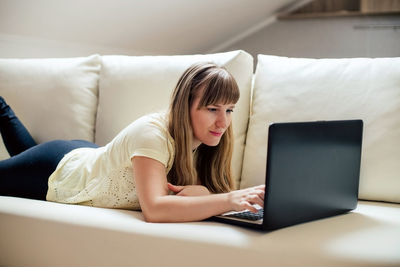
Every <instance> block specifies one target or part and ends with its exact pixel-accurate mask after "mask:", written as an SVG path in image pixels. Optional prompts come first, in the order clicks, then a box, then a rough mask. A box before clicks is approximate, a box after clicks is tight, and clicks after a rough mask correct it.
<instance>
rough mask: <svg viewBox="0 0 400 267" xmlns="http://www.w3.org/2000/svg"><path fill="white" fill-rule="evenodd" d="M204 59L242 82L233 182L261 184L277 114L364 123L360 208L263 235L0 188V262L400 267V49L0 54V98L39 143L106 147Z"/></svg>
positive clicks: (157, 107)
mask: <svg viewBox="0 0 400 267" xmlns="http://www.w3.org/2000/svg"><path fill="white" fill-rule="evenodd" d="M198 61H212V62H215V63H217V64H220V65H223V66H225V67H226V68H227V69H228V70H229V71H230V72H231V73H232V74H233V76H234V77H235V78H236V80H237V82H238V85H239V88H240V94H241V97H240V100H239V102H238V103H237V105H236V108H235V112H234V113H233V115H234V119H233V129H234V135H235V144H234V145H235V149H234V155H233V164H232V165H233V170H232V171H233V174H234V178H235V181H236V185H237V188H246V187H249V186H253V185H257V184H262V183H264V179H265V169H266V156H267V155H266V151H267V135H268V132H267V129H268V125H269V124H270V123H272V122H286V121H314V120H337V119H362V120H363V121H364V137H363V148H362V160H361V173H360V186H359V202H358V205H357V208H356V209H355V210H353V211H351V212H348V213H346V214H343V215H338V216H333V217H329V218H325V219H320V220H316V221H312V222H307V223H302V224H298V225H294V226H290V227H286V228H282V229H279V230H275V231H270V232H261V231H256V230H251V229H247V228H242V227H239V226H232V225H227V224H222V223H218V222H215V221H212V220H205V221H200V222H191V223H147V222H145V221H144V218H143V215H142V213H141V212H140V211H131V210H118V209H105V208H95V207H88V206H82V205H68V204H61V203H53V202H47V201H39V200H31V199H23V198H16V197H5V196H0V266H243V265H247V266H256V265H257V264H261V265H260V266H400V169H399V165H400V58H346V59H309V58H308V59H307V58H287V57H281V56H271V55H258V57H257V65H256V66H255V67H254V63H253V62H254V58H253V57H252V56H251V55H250V54H248V53H246V52H245V51H241V50H238V51H230V52H224V53H216V54H206V55H177V56H121V55H106V56H101V55H92V56H88V57H78V58H46V59H0V95H1V96H3V97H4V98H5V99H6V100H7V102H8V103H9V104H10V105H11V106H12V107H13V109H14V110H15V111H16V113H17V115H18V116H19V118H20V119H21V120H22V121H23V123H24V124H25V125H26V126H27V128H28V129H29V130H30V131H31V133H32V135H33V137H34V139H35V140H36V141H37V142H38V143H41V142H45V141H49V140H54V139H85V140H89V141H93V142H96V143H97V144H98V145H104V144H106V143H107V142H109V141H110V140H111V139H112V138H113V137H114V136H115V135H116V133H118V132H119V131H120V130H121V129H123V128H124V127H125V126H126V125H128V124H129V123H130V122H131V121H133V120H135V119H136V118H138V117H140V116H142V115H144V114H147V113H150V112H157V111H161V110H165V109H167V107H168V103H169V99H170V94H171V92H172V90H173V88H174V86H175V84H176V82H177V80H178V78H179V76H180V75H181V74H182V73H183V71H184V70H185V69H186V68H187V67H188V66H190V65H191V64H193V63H194V62H198ZM0 143H1V147H0V158H1V159H6V158H8V157H9V156H8V154H7V152H6V150H5V148H4V145H3V143H2V142H0ZM287 166H288V168H290V162H287ZM0 179H1V177H0Z"/></svg>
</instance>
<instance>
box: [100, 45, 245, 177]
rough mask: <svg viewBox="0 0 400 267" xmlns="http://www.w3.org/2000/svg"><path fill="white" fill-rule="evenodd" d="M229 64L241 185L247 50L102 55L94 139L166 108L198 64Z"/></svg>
mask: <svg viewBox="0 0 400 267" xmlns="http://www.w3.org/2000/svg"><path fill="white" fill-rule="evenodd" d="M203 61H210V62H214V63H216V64H219V65H222V66H225V67H226V68H227V70H228V71H229V72H230V73H231V74H232V75H233V76H234V77H235V79H236V81H237V83H238V85H239V88H240V94H241V95H240V100H239V102H238V103H237V105H236V108H235V112H234V119H233V129H234V133H235V151H234V155H233V162H234V164H233V173H234V177H235V179H236V182H237V184H238V182H239V177H240V173H241V166H242V160H243V149H244V141H245V136H246V130H247V123H248V114H249V102H250V90H251V79H252V73H253V58H252V56H250V55H249V54H248V53H246V52H243V51H232V52H226V53H218V54H209V55H182V56H104V57H103V58H102V62H103V64H102V70H101V75H100V84H99V107H98V114H97V123H96V124H97V125H96V138H95V140H96V143H97V144H99V145H104V144H106V143H107V142H109V141H110V140H111V139H112V138H114V136H115V135H116V134H117V133H118V132H119V131H120V130H122V129H123V128H124V127H126V126H127V125H129V124H130V123H131V122H132V121H134V120H136V119H137V118H139V117H140V116H143V115H145V114H147V113H151V112H158V111H162V110H165V111H166V110H167V109H168V106H169V102H170V96H171V93H172V91H173V89H174V88H175V86H176V83H177V82H178V79H179V77H180V76H181V75H182V73H183V72H184V71H185V70H186V69H187V68H188V67H189V66H190V65H192V64H194V63H195V62H203Z"/></svg>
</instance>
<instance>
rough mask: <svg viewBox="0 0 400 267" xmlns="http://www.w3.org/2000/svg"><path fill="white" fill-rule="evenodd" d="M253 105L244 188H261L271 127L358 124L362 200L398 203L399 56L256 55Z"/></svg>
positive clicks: (399, 153) (399, 148)
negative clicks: (360, 122)
mask: <svg viewBox="0 0 400 267" xmlns="http://www.w3.org/2000/svg"><path fill="white" fill-rule="evenodd" d="M252 103H253V104H252V108H251V116H250V122H249V130H248V134H247V140H246V149H245V156H244V163H243V173H242V180H241V187H242V188H245V187H248V186H252V185H256V184H259V183H264V179H265V169H266V151H267V136H268V132H267V129H268V124H269V123H272V122H288V121H313V120H344V119H362V120H363V121H364V134H363V149H362V162H361V174H360V187H359V198H361V199H367V200H381V201H391V202H400V171H399V170H400V169H399V165H400V58H375V59H371V58H352V59H302V58H286V57H277V56H267V55H259V56H258V64H257V68H256V73H255V77H254V88H253V99H252ZM285 164H286V165H287V167H288V168H290V164H291V163H290V162H286V163H285Z"/></svg>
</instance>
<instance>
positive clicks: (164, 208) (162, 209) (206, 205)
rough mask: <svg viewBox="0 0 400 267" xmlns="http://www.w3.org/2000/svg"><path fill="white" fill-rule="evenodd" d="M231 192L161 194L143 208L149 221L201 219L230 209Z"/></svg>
mask: <svg viewBox="0 0 400 267" xmlns="http://www.w3.org/2000/svg"><path fill="white" fill-rule="evenodd" d="M231 209H232V208H231V205H230V202H229V193H223V194H210V195H206V196H176V195H168V196H160V197H158V198H157V199H155V200H154V203H153V204H152V205H151V206H149V207H147V210H143V214H144V216H145V219H146V221H148V222H188V221H200V220H204V219H206V218H209V217H211V216H214V215H218V214H222V213H224V212H227V211H230V210H231Z"/></svg>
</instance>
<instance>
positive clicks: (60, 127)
mask: <svg viewBox="0 0 400 267" xmlns="http://www.w3.org/2000/svg"><path fill="white" fill-rule="evenodd" d="M100 68H101V61H100V56H99V55H93V56H90V57H82V58H58V59H55V58H54V59H0V95H1V96H3V97H4V98H5V99H6V101H7V103H9V104H10V105H11V106H12V108H13V109H14V111H15V112H16V114H17V116H18V117H19V118H20V120H21V121H22V122H23V123H24V125H25V126H26V127H27V128H28V129H29V131H30V133H31V134H32V136H33V138H34V139H35V140H36V142H38V143H43V142H45V141H49V140H54V139H85V140H89V141H93V140H94V127H95V120H96V110H97V95H98V80H99V73H100ZM8 157H9V155H8V153H7V150H6V149H5V147H4V144H3V142H2V140H1V137H0V159H5V158H8Z"/></svg>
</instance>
